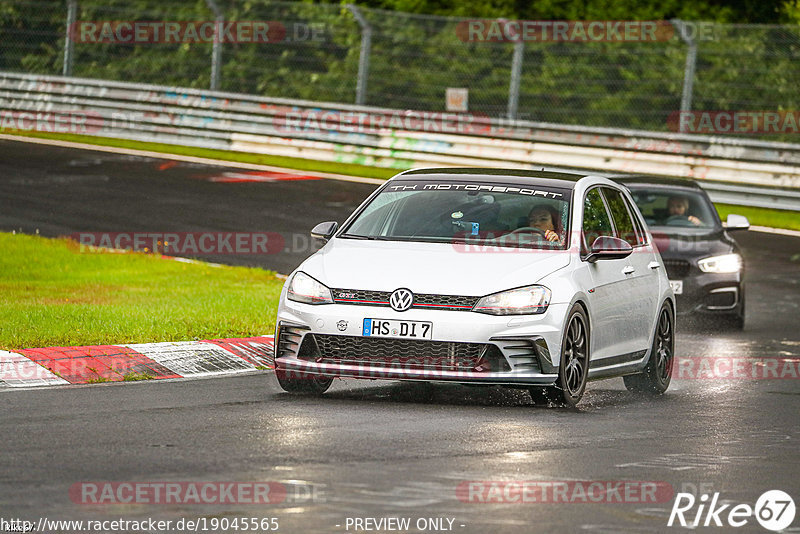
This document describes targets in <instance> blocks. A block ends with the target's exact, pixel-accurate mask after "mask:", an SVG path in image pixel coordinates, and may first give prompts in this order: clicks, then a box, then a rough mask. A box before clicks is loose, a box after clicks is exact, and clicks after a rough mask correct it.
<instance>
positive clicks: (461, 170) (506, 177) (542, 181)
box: [392, 167, 589, 189]
mask: <svg viewBox="0 0 800 534" xmlns="http://www.w3.org/2000/svg"><path fill="white" fill-rule="evenodd" d="M421 176H424V177H426V178H434V179H436V180H450V181H452V180H458V181H464V182H486V181H489V182H496V181H497V179H498V178H502V181H503V182H506V183H510V184H514V185H531V186H542V187H546V186H549V187H563V188H567V189H573V188H574V187H575V183H576V182H577V181H578V180H580V179H581V178H585V177H586V176H589V175H588V174H577V173H569V172H558V171H548V170H545V169H544V168H542V170H538V171H537V170H530V169H499V168H498V169H491V168H480V167H434V168H429V169H412V170H410V171H406V172H403V173H400V174H398V175H397V176H395V177H394V178H392V181H400V180H414V179H417V178H419V177H421Z"/></svg>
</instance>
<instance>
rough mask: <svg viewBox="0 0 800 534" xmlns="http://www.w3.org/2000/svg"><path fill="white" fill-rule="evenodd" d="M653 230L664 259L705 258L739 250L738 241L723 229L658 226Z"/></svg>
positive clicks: (654, 240) (654, 239)
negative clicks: (671, 228) (676, 229)
mask: <svg viewBox="0 0 800 534" xmlns="http://www.w3.org/2000/svg"><path fill="white" fill-rule="evenodd" d="M651 232H652V234H653V242H654V243H655V245H656V247H657V248H658V251H659V252H660V253H661V257H662V258H664V259H690V258H704V257H707V256H715V255H718V254H728V253H730V252H734V251H736V250H737V247H736V242H735V241H733V239H731V238H730V237H729V236H728V235H727V234H726V233H725V231H724V230H721V229H719V230H712V231H706V232H703V231H700V230H694V231H686V230H684V231H670V230H665V228H664V227H656V228H653V229H652V230H651Z"/></svg>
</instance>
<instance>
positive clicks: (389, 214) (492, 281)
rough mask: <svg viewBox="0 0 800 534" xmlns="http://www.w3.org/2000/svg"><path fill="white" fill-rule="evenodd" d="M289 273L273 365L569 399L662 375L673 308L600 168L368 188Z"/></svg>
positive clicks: (295, 381) (633, 217)
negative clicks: (619, 381)
mask: <svg viewBox="0 0 800 534" xmlns="http://www.w3.org/2000/svg"><path fill="white" fill-rule="evenodd" d="M312 235H314V236H315V237H317V238H319V239H322V240H324V241H326V243H325V245H324V246H323V247H322V249H321V250H319V251H318V252H316V253H315V254H314V255H312V256H311V257H309V258H308V259H306V260H305V261H304V262H303V263H302V264H301V265H300V266H299V267H298V268H297V270H295V271H294V272H293V273H292V274H291V275H290V276H289V278H288V279H287V282H286V284H285V286H284V288H283V291H282V293H281V298H280V305H279V309H278V317H277V327H276V333H275V375H276V377H277V379H278V382H279V383H280V385H281V386H282V387H283V388H284V389H285V390H286V391H290V392H301V393H322V392H324V391H325V390H326V389H328V387H329V386H330V384H331V381H332V380H333V378H334V377H347V378H367V379H388V380H422V381H448V382H460V383H468V384H494V385H504V386H510V387H517V388H526V389H529V391H530V392H531V396H532V397H533V398H534V400H535V401H537V402H542V403H544V402H548V403H556V404H559V405H567V406H574V405H575V404H576V403H577V402H578V401H579V400H580V399H581V397H582V395H583V393H584V390H585V388H586V382H587V380H593V379H598V378H607V377H615V376H622V377H624V380H625V385H626V386H627V387H628V389H630V390H635V391H641V392H649V393H653V394H660V393H663V392H664V391H665V390H666V389H667V387H668V386H669V383H670V378H671V372H672V366H673V351H674V324H675V302H674V296H673V294H672V291H671V290H670V286H669V281H668V280H667V276H666V273H665V270H664V264H663V263H662V261H661V257H660V256H659V254H658V251H657V250H656V249H655V248H654V246H653V244H652V237H651V235H650V233H649V232H648V230H647V227H646V225H645V224H644V222H643V220H642V217H641V214H640V213H639V210H638V209H637V208H636V205H635V204H634V203H633V201H632V199H631V197H630V194H629V193H628V192H627V190H626V189H625V188H624V187H622V186H620V185H618V184H616V183H615V182H612V181H611V180H608V179H606V178H602V177H598V176H585V175H579V174H568V173H556V172H546V171H526V170H509V169H422V170H412V171H407V172H404V173H401V174H399V175H397V176H395V177H394V178H392V179H391V180H389V181H387V183H386V184H385V185H383V186H381V187H379V188H378V189H377V190H376V191H375V192H374V193H373V194H372V195H371V196H370V197H369V198H368V199H367V200H366V201H364V203H363V204H362V205H361V206H360V207H359V208H358V209H357V210H356V211H355V212H354V213H353V214H352V215H351V216H350V217H349V218H348V219H347V221H345V223H344V224H343V225H342V226H341V227H339V226H338V225H337V223H335V222H327V223H321V224H319V225H317V226H316V227H315V228H314V229H313V230H312Z"/></svg>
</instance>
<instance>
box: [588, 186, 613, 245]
mask: <svg viewBox="0 0 800 534" xmlns="http://www.w3.org/2000/svg"><path fill="white" fill-rule="evenodd" d="M601 235H605V236H613V235H614V228H613V227H612V226H611V219H610V218H609V216H608V212H607V211H606V206H605V204H604V203H603V197H602V196H600V188H598V187H596V188H594V189H592V190H590V191H589V192H588V193H586V198H585V199H584V201H583V237H584V243H585V245H586V248H587V250H588V249H589V248H590V247H591V246H592V243H594V240H595V239H597V238H598V237H599V236H601Z"/></svg>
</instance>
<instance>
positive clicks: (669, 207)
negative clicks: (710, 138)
mask: <svg viewBox="0 0 800 534" xmlns="http://www.w3.org/2000/svg"><path fill="white" fill-rule="evenodd" d="M614 180H616V181H617V182H620V183H622V184H624V185H625V186H627V187H628V188H629V189H630V191H631V194H632V195H633V199H634V201H635V202H636V204H637V205H638V206H639V210H640V211H641V212H642V215H643V216H644V218H645V220H646V222H647V224H648V225H649V226H650V230H651V232H652V233H653V238H654V240H655V241H656V244H657V245H658V248H659V251H660V252H661V257H662V259H663V260H664V265H665V267H666V269H667V276H668V278H669V280H670V285H672V289H673V291H674V292H675V297H676V301H677V308H678V309H677V312H678V314H679V315H680V316H684V317H686V318H690V319H694V320H696V321H695V322H698V323H700V324H701V325H702V324H706V323H708V322H709V321H708V319H712V321H710V322H713V323H722V324H724V325H725V326H728V327H731V328H735V329H739V330H741V329H742V328H744V309H745V298H744V297H745V288H744V269H745V266H744V260H743V258H742V254H741V252H740V250H739V246H738V245H737V244H736V241H735V240H734V239H733V237H731V235H730V232H732V231H734V230H747V229H748V228H749V227H750V223H749V222H748V220H747V218H745V217H742V216H741V215H729V216H728V220H727V223H726V224H724V225H723V223H722V222H721V221H720V219H719V215H718V214H717V210H716V209H714V205H713V204H712V202H711V200H710V199H709V198H708V195H707V194H706V192H705V191H704V190H703V189H702V188H701V187H700V186H699V185H698V184H697V183H695V182H693V181H691V180H686V179H675V178H657V177H646V176H627V177H616V176H615V177H614Z"/></svg>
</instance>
